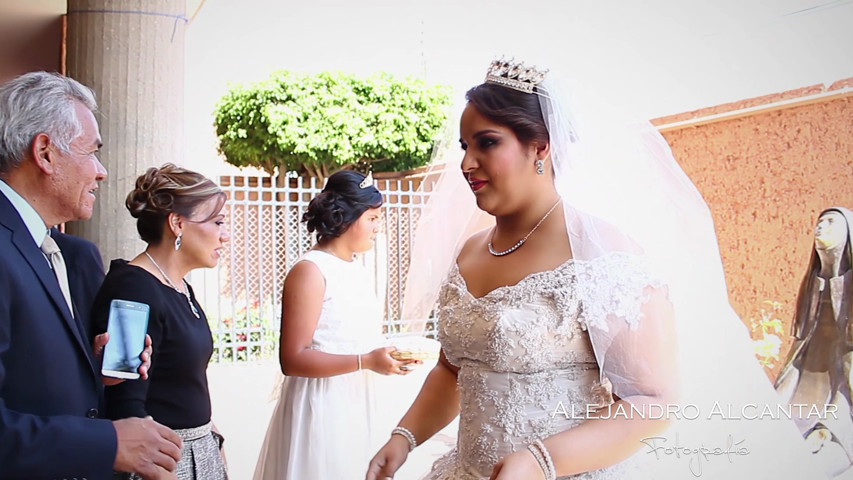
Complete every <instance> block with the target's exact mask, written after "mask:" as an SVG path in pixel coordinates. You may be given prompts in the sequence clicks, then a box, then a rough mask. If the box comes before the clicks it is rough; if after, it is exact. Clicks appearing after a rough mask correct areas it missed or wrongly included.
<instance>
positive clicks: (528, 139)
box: [465, 83, 550, 145]
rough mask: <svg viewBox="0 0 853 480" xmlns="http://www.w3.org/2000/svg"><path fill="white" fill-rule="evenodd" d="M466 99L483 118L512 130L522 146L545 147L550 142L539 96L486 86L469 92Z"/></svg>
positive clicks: (492, 84) (490, 84)
mask: <svg viewBox="0 0 853 480" xmlns="http://www.w3.org/2000/svg"><path fill="white" fill-rule="evenodd" d="M536 88H537V89H538V87H536ZM465 99H466V100H468V103H470V104H471V105H473V106H474V108H476V109H477V111H478V112H480V114H481V115H483V116H484V117H486V118H488V119H489V120H491V121H492V122H495V123H497V124H499V125H503V126H505V127H507V128H509V129H510V130H512V131H513V133H515V136H516V137H517V138H518V140H519V141H521V142H522V143H524V144H532V143H536V144H537V145H545V144H547V143H548V142H549V139H550V136H549V135H548V127H547V126H546V125H545V118H544V117H543V116H542V107H541V106H540V105H539V95H536V93H525V92H521V91H518V90H514V89H512V88H507V87H504V86H501V85H497V84H494V83H483V84H480V85H477V86H476V87H474V88H472V89H470V90H468V92H467V93H466V94H465Z"/></svg>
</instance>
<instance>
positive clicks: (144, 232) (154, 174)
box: [124, 163, 226, 245]
mask: <svg viewBox="0 0 853 480" xmlns="http://www.w3.org/2000/svg"><path fill="white" fill-rule="evenodd" d="M214 197H216V198H218V202H217V204H216V208H214V209H213V211H211V212H204V214H205V215H207V217H206V218H193V216H194V214H195V213H196V209H197V208H198V207H199V206H200V205H201V204H203V203H204V202H206V201H208V200H210V199H211V198H214ZM225 199H226V198H225V193H224V192H223V191H222V189H221V188H219V186H218V185H216V184H215V183H213V181H212V180H210V179H209V178H207V177H205V176H204V175H202V174H200V173H198V172H193V171H192V170H187V169H185V168H181V167H178V166H176V165H173V164H171V163H167V164H165V165H163V166H162V167H159V168H157V167H151V168H149V169H148V170H146V171H145V173H144V174H142V175H140V176H139V178H137V179H136V186H135V188H134V189H133V190H131V191H130V193H128V194H127V199H126V200H125V202H124V205H125V206H126V207H127V209H128V211H130V214H131V215H132V216H133V218H135V219H136V230H137V231H138V232H139V237H140V238H141V239H142V240H143V241H144V242H145V243H148V244H149V245H158V244H159V243H160V242H161V241H162V240H163V231H164V229H165V228H166V219H167V218H168V217H169V214H170V213H177V214H178V215H180V216H182V217H184V218H185V219H186V220H188V221H191V222H195V223H202V222H206V221H208V220H210V219H211V218H213V217H214V216H216V215H218V214H219V211H220V209H221V208H222V205H223V204H224V203H225Z"/></svg>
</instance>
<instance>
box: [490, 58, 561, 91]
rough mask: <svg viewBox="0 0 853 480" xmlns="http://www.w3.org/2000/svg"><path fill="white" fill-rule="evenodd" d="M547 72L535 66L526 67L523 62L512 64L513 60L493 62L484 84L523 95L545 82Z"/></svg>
mask: <svg viewBox="0 0 853 480" xmlns="http://www.w3.org/2000/svg"><path fill="white" fill-rule="evenodd" d="M546 73H548V70H539V69H537V68H536V67H535V66H533V67H528V66H526V65H524V62H514V61H513V59H509V60H504V59H503V58H501V59H500V60H495V61H493V62H492V64H491V65H489V70H488V71H487V72H486V83H496V84H498V85H503V86H505V87H509V88H513V89H515V90H519V91H522V92H525V93H532V92H533V87H535V86H536V85H539V84H540V83H542V80H545V74H546Z"/></svg>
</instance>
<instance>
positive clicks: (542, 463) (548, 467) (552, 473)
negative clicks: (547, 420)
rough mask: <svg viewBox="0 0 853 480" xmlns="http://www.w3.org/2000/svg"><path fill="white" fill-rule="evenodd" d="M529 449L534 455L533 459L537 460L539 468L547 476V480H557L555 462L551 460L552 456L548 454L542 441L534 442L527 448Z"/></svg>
mask: <svg viewBox="0 0 853 480" xmlns="http://www.w3.org/2000/svg"><path fill="white" fill-rule="evenodd" d="M527 449H528V450H530V453H532V454H533V458H535V459H536V461H537V462H538V463H539V467H540V468H541V469H542V472H543V473H544V474H545V480H556V479H557V471H556V469H555V468H554V462H553V460H551V454H550V453H549V452H548V449H547V448H545V444H544V443H542V440H534V441H533V443H531V444H530V445H528V446H527Z"/></svg>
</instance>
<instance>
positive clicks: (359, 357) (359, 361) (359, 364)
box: [358, 353, 361, 370]
mask: <svg viewBox="0 0 853 480" xmlns="http://www.w3.org/2000/svg"><path fill="white" fill-rule="evenodd" d="M358 369H359V370H361V354H360V353H359V354H358Z"/></svg>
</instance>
